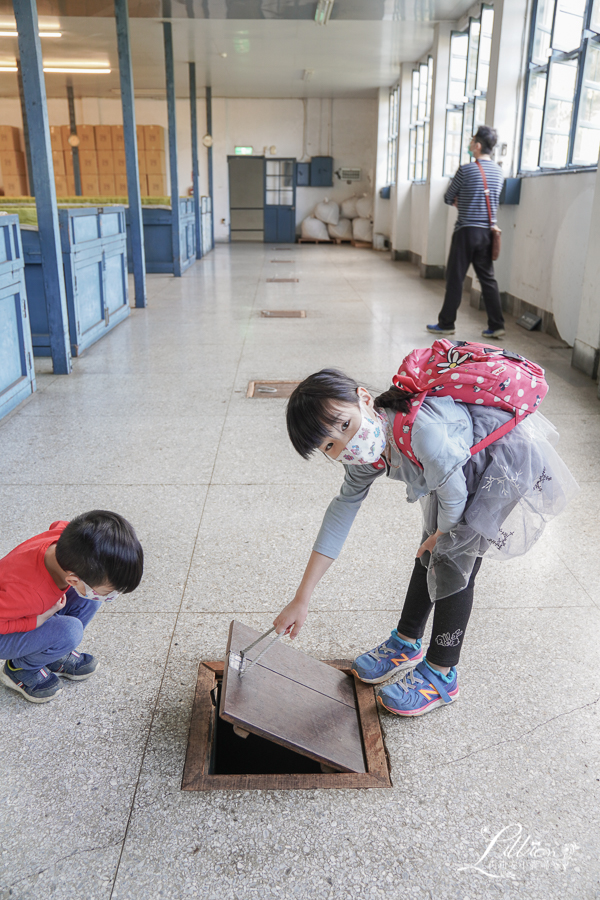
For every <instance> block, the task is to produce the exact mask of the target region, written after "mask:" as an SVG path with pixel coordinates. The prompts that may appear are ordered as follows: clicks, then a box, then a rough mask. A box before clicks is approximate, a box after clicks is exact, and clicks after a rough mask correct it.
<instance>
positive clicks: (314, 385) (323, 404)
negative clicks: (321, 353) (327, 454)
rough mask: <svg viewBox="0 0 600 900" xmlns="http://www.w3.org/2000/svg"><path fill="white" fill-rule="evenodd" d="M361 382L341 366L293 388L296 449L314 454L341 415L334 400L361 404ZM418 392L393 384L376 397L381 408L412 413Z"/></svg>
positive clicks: (291, 422)
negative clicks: (334, 407)
mask: <svg viewBox="0 0 600 900" xmlns="http://www.w3.org/2000/svg"><path fill="white" fill-rule="evenodd" d="M358 387H359V385H358V382H356V381H355V380H354V379H353V378H350V376H349V375H345V374H344V373H343V372H340V371H339V369H321V371H320V372H315V374H314V375H309V376H308V378H305V379H304V381H302V382H301V383H300V384H299V385H298V387H297V388H295V390H294V391H293V393H292V395H291V397H290V399H289V401H288V405H287V410H286V422H287V430H288V435H289V437H290V441H291V442H292V444H293V446H294V449H295V450H296V451H297V452H298V453H299V454H300V456H302V457H303V459H308V458H309V456H310V455H311V453H312V452H313V451H314V450H315V449H316V447H318V446H319V444H322V443H323V441H324V440H325V439H326V438H328V437H329V435H330V434H331V432H330V430H329V429H330V428H332V427H333V426H334V425H335V423H336V422H337V420H338V418H339V416H337V415H334V414H333V413H332V412H331V402H332V401H333V402H335V401H336V400H337V401H340V402H342V403H352V404H353V405H354V406H358V396H357V393H356V392H357V390H358ZM414 396H415V395H414V394H409V393H408V392H407V391H402V390H400V389H399V388H397V387H393V386H392V387H391V388H390V389H389V390H388V391H385V393H383V394H380V395H379V396H378V397H376V398H375V406H376V408H377V409H382V408H383V407H385V408H386V409H391V410H394V412H408V410H409V409H410V402H409V401H410V400H412V398H413V397H414Z"/></svg>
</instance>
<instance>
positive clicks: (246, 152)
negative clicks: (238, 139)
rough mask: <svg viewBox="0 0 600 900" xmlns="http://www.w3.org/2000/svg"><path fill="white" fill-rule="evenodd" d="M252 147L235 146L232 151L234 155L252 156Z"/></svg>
mask: <svg viewBox="0 0 600 900" xmlns="http://www.w3.org/2000/svg"><path fill="white" fill-rule="evenodd" d="M253 152H254V148H253V147H236V148H235V150H234V153H235V155H236V156H252V153H253Z"/></svg>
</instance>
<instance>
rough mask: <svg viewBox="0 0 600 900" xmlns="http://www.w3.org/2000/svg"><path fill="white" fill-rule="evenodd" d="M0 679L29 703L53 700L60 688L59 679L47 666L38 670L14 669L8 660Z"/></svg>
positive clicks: (0, 673)
mask: <svg viewBox="0 0 600 900" xmlns="http://www.w3.org/2000/svg"><path fill="white" fill-rule="evenodd" d="M0 679H2V681H3V683H4V684H5V685H6V687H9V688H12V690H13V691H18V692H19V694H21V695H22V696H23V697H25V699H26V700H29V701H30V702H31V703H47V702H48V700H53V699H54V697H56V695H57V694H60V692H61V691H62V688H61V686H60V681H59V680H58V678H57V677H56V675H55V674H54V673H53V672H50V671H49V670H48V669H47V668H45V667H44V668H42V669H39V670H35V669H34V670H33V671H32V670H31V669H16V668H14V667H13V666H12V665H11V664H10V660H8V659H7V660H6V662H5V663H4V667H3V669H2V672H0Z"/></svg>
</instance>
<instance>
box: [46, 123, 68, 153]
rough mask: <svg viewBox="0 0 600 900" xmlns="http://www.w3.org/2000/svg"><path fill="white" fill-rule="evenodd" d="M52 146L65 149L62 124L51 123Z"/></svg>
mask: <svg viewBox="0 0 600 900" xmlns="http://www.w3.org/2000/svg"><path fill="white" fill-rule="evenodd" d="M50 146H51V147H52V149H53V150H64V149H65V143H64V138H63V126H62V125H51V126H50ZM67 146H69V145H68V144H67Z"/></svg>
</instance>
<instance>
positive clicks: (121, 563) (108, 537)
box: [56, 509, 144, 594]
mask: <svg viewBox="0 0 600 900" xmlns="http://www.w3.org/2000/svg"><path fill="white" fill-rule="evenodd" d="M56 561H57V563H58V564H59V566H60V567H61V569H64V571H65V572H73V573H74V574H75V575H77V577H78V578H80V579H81V580H82V581H85V583H86V584H87V585H89V586H90V587H92V588H99V587H102V586H103V585H105V584H110V585H111V586H112V587H113V588H114V589H115V590H116V591H119V592H120V593H122V594H129V593H131V591H135V589H136V587H137V586H138V584H139V583H140V581H141V580H142V573H143V571H144V551H143V550H142V546H141V544H140V542H139V541H138V539H137V535H136V533H135V531H134V530H133V527H132V526H131V525H130V524H129V522H128V521H127V519H124V518H123V516H120V515H119V514H118V513H114V512H108V511H107V510H105V509H94V510H92V511H91V512H87V513H82V515H80V516H77V517H76V518H75V519H73V520H72V521H71V522H69V524H68V525H67V527H66V528H65V530H64V531H63V533H62V534H61V536H60V537H59V539H58V541H57V544H56Z"/></svg>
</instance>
